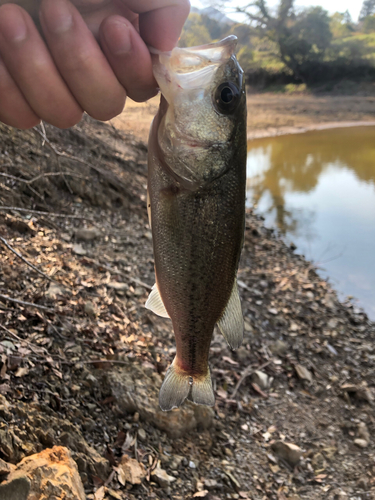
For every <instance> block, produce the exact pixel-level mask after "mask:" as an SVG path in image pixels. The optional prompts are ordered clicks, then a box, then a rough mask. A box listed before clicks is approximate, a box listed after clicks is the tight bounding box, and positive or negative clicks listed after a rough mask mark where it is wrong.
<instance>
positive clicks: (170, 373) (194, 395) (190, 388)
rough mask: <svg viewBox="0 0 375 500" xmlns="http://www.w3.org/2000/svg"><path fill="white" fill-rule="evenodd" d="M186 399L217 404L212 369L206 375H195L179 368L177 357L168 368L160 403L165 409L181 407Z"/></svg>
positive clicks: (204, 403)
mask: <svg viewBox="0 0 375 500" xmlns="http://www.w3.org/2000/svg"><path fill="white" fill-rule="evenodd" d="M185 399H189V400H190V401H193V403H196V404H198V405H207V406H213V405H214V404H215V396H214V391H213V389H212V382H211V375H210V371H209V370H208V369H207V375H206V376H199V377H197V376H194V377H192V376H191V375H189V374H187V373H186V372H183V371H182V370H179V369H178V367H177V366H176V358H175V359H174V360H173V363H172V364H171V366H170V367H169V368H168V370H167V373H166V375H165V378H164V381H163V384H162V386H161V388H160V393H159V405H160V408H161V409H162V410H163V411H169V410H173V408H179V407H180V406H181V405H182V403H183V402H184V401H185Z"/></svg>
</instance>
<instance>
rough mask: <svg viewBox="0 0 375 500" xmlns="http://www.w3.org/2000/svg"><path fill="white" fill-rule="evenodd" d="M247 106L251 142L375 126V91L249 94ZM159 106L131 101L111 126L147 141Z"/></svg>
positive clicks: (157, 98)
mask: <svg viewBox="0 0 375 500" xmlns="http://www.w3.org/2000/svg"><path fill="white" fill-rule="evenodd" d="M247 104H248V106H247V108H248V113H247V133H248V138H249V139H253V138H257V137H268V136H271V135H275V134H283V133H284V134H290V133H294V132H299V131H304V130H307V129H308V130H312V129H315V128H319V127H320V126H321V125H322V124H324V125H326V126H332V127H333V126H335V125H337V124H341V125H342V124H343V123H345V122H365V123H372V124H373V125H375V92H374V93H373V94H372V95H371V94H370V95H367V94H366V95H331V94H325V95H320V94H317V95H314V94H310V93H305V94H300V95H299V94H297V95H296V94H293V95H288V94H281V93H279V94H274V93H269V92H268V93H267V92H266V93H262V94H259V93H248V96H247ZM158 105H159V97H154V98H153V99H151V100H150V101H147V102H146V103H135V102H133V101H130V100H128V102H127V104H126V107H125V110H124V112H123V113H122V114H121V115H119V116H118V117H117V118H115V119H114V120H112V121H111V123H112V124H113V125H115V126H116V127H118V128H119V129H121V130H124V131H125V132H127V133H132V134H134V136H135V137H137V138H138V139H140V140H144V141H147V137H148V131H149V128H150V123H151V121H152V118H153V117H154V116H155V113H156V111H157V109H158Z"/></svg>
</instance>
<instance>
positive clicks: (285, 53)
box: [237, 0, 375, 81]
mask: <svg viewBox="0 0 375 500" xmlns="http://www.w3.org/2000/svg"><path fill="white" fill-rule="evenodd" d="M374 1H375V0H374ZM237 11H238V12H242V13H244V14H246V16H247V17H248V19H249V22H250V24H252V25H255V26H256V27H257V28H258V29H259V30H260V31H261V32H262V34H263V35H264V36H266V37H267V38H269V39H270V40H271V41H273V42H275V43H276V44H277V46H278V50H279V57H280V59H281V60H282V62H283V63H284V64H285V65H286V66H287V67H288V68H289V69H290V70H291V71H292V72H293V74H294V76H295V77H296V78H297V79H299V80H302V81H305V77H304V68H306V66H308V64H309V63H312V62H317V61H319V60H322V58H323V57H324V54H325V51H326V49H327V48H328V47H329V45H330V43H331V39H332V34H331V31H330V27H329V23H330V19H329V17H328V13H327V11H325V10H324V9H322V8H321V7H313V8H311V9H306V10H303V11H301V12H300V13H298V14H297V13H296V12H295V10H294V0H280V4H279V6H278V9H277V14H276V15H272V14H271V12H270V10H269V9H268V7H267V4H266V0H256V1H255V2H253V3H251V4H250V5H248V6H247V7H245V8H237Z"/></svg>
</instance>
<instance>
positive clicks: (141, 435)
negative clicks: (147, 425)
mask: <svg viewBox="0 0 375 500" xmlns="http://www.w3.org/2000/svg"><path fill="white" fill-rule="evenodd" d="M138 437H139V439H140V440H141V441H146V438H147V434H146V431H145V430H144V429H138Z"/></svg>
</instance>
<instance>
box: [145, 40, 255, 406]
mask: <svg viewBox="0 0 375 500" xmlns="http://www.w3.org/2000/svg"><path fill="white" fill-rule="evenodd" d="M235 46H236V37H234V36H231V37H228V38H225V39H224V40H222V41H221V42H218V43H212V44H209V45H205V46H201V47H192V48H186V49H181V48H175V49H173V50H172V52H169V53H158V54H157V55H155V54H154V55H153V59H154V75H155V78H156V80H157V82H158V85H159V87H160V90H161V94H162V96H161V102H160V108H159V111H158V113H157V115H156V116H155V118H154V121H153V123H152V126H151V131H150V138H149V158H148V209H149V218H150V224H151V228H152V236H153V246H154V258H155V274H156V284H155V286H154V288H153V290H152V292H151V294H150V296H149V298H148V300H147V303H146V307H148V308H149V309H151V310H152V311H154V312H155V313H156V314H158V315H160V316H164V317H170V318H171V320H172V324H173V329H174V334H175V338H176V357H175V359H174V361H173V363H172V364H171V366H170V367H169V368H168V371H167V373H166V375H165V379H164V382H163V384H162V387H161V389H160V394H159V404H160V407H161V409H162V410H171V409H173V408H177V407H179V406H180V405H181V404H182V403H183V402H184V401H185V399H186V398H188V399H190V400H191V401H193V402H194V403H197V404H201V405H208V406H212V405H214V403H215V397H214V393H213V388H212V381H211V375H210V370H209V367H208V355H209V349H210V343H211V339H212V335H213V331H214V327H215V325H216V324H217V325H218V327H219V329H220V330H221V332H222V333H223V335H224V337H225V339H226V340H227V342H228V344H229V346H230V347H231V348H232V349H236V348H238V347H239V346H240V345H241V342H242V338H243V316H242V311H241V304H240V298H239V295H238V288H237V281H236V274H237V268H238V262H239V258H240V252H241V248H242V243H243V234H244V221H245V184H246V94H245V85H244V77H243V71H242V69H241V67H240V66H239V64H238V62H237V60H236V58H235V56H234V50H235Z"/></svg>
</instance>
